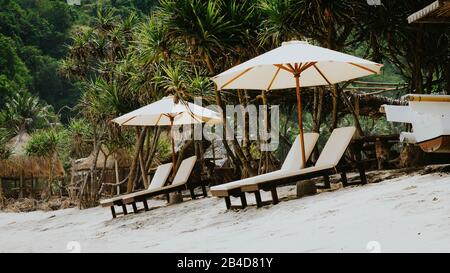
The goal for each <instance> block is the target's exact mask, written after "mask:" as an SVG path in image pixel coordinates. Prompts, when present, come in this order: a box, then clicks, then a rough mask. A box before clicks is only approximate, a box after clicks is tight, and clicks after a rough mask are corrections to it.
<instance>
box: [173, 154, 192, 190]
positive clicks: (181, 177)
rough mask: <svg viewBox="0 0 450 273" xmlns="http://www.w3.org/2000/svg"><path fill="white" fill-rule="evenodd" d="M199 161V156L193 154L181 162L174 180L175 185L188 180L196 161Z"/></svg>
mask: <svg viewBox="0 0 450 273" xmlns="http://www.w3.org/2000/svg"><path fill="white" fill-rule="evenodd" d="M196 161H197V156H195V155H194V156H191V157H188V158H186V159H185V160H183V162H181V164H180V167H179V168H178V170H177V174H176V175H175V178H174V179H173V181H172V184H171V185H172V186H173V185H181V184H184V183H186V182H187V181H188V179H189V176H190V175H191V172H192V169H193V168H194V165H195V162H196Z"/></svg>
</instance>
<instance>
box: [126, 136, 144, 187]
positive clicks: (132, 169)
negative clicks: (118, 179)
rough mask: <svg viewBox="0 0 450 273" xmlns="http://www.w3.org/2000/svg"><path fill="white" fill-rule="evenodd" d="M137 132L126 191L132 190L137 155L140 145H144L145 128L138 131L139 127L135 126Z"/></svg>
mask: <svg viewBox="0 0 450 273" xmlns="http://www.w3.org/2000/svg"><path fill="white" fill-rule="evenodd" d="M137 132H138V138H137V140H136V144H135V147H134V149H135V150H134V158H133V162H132V163H131V167H130V174H129V175H128V184H127V193H130V192H132V191H133V187H134V180H135V178H136V172H137V166H138V160H139V155H140V153H141V149H142V146H143V145H144V140H145V135H146V132H147V130H145V128H143V129H142V130H140V132H139V129H138V128H137Z"/></svg>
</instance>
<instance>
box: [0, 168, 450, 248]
mask: <svg viewBox="0 0 450 273" xmlns="http://www.w3.org/2000/svg"><path fill="white" fill-rule="evenodd" d="M281 192H282V193H281V196H286V195H291V196H292V195H295V187H285V188H283V189H281ZM267 196H268V195H267V194H265V195H263V198H264V197H267ZM249 199H250V202H252V201H253V200H252V199H251V198H249ZM235 201H236V200H235ZM150 203H151V205H153V206H163V207H160V208H158V209H155V210H152V211H149V212H142V213H139V214H137V215H132V214H130V215H128V216H126V217H118V218H117V219H114V220H112V219H111V215H110V211H109V209H107V208H100V207H97V208H92V209H88V210H82V211H80V210H78V209H66V210H60V211H52V212H41V211H36V212H31V213H0V252H69V251H68V250H67V249H66V247H67V244H68V242H70V241H77V242H79V243H80V246H81V251H82V252H370V251H371V250H374V251H377V250H379V251H381V252H400V251H401V252H403V251H405V252H416V251H425V252H450V175H439V174H428V175H423V176H420V175H415V176H404V177H402V178H397V179H392V180H388V181H384V182H381V183H377V184H370V185H367V186H363V187H351V188H346V189H340V190H337V191H333V192H327V193H321V194H319V195H316V196H312V197H306V198H302V199H295V200H290V201H283V202H281V203H280V204H278V205H276V206H267V207H264V208H261V209H256V208H255V207H249V208H247V209H245V210H243V211H238V212H237V211H226V210H225V205H224V201H223V200H222V199H218V198H214V197H209V198H207V199H198V200H195V201H187V202H184V203H182V204H177V205H171V206H166V205H165V203H164V202H163V201H151V202H150ZM118 210H120V209H118Z"/></svg>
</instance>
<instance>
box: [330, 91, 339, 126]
mask: <svg viewBox="0 0 450 273" xmlns="http://www.w3.org/2000/svg"><path fill="white" fill-rule="evenodd" d="M331 98H332V110H331V130H333V129H336V127H337V123H338V110H339V109H338V107H339V105H338V103H339V90H338V88H337V86H336V84H333V85H332V86H331Z"/></svg>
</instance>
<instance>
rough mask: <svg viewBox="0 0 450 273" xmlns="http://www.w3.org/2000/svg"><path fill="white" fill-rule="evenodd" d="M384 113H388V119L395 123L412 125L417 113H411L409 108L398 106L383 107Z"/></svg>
mask: <svg viewBox="0 0 450 273" xmlns="http://www.w3.org/2000/svg"><path fill="white" fill-rule="evenodd" d="M383 108H384V112H385V113H386V119H387V120H388V121H393V122H405V123H411V122H413V120H414V117H415V116H416V113H414V112H413V111H411V108H409V106H398V105H386V104H384V105H383Z"/></svg>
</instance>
